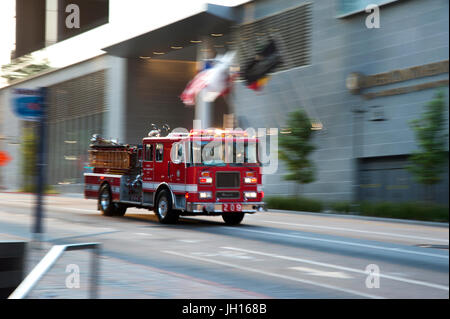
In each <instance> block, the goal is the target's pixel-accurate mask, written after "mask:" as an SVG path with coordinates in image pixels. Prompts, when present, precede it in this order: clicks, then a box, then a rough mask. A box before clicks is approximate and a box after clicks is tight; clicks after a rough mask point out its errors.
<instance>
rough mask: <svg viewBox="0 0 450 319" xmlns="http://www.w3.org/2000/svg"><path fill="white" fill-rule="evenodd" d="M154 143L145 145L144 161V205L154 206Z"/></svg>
mask: <svg viewBox="0 0 450 319" xmlns="http://www.w3.org/2000/svg"><path fill="white" fill-rule="evenodd" d="M154 149H155V144H154V143H144V145H143V160H142V182H143V185H142V189H143V192H144V194H143V195H144V196H143V203H144V204H153V192H154V191H155V187H156V186H155V185H154V184H155V182H154V170H155V168H154Z"/></svg>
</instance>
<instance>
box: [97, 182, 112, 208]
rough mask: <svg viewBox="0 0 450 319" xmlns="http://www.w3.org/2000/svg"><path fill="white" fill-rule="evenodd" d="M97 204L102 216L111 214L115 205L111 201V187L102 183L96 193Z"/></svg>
mask: <svg viewBox="0 0 450 319" xmlns="http://www.w3.org/2000/svg"><path fill="white" fill-rule="evenodd" d="M98 205H99V207H100V212H101V213H102V215H104V216H113V215H114V212H115V205H114V203H113V201H112V194H111V188H110V187H109V185H108V184H105V185H103V186H102V187H101V188H100V192H99V195H98Z"/></svg>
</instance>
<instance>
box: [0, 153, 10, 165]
mask: <svg viewBox="0 0 450 319" xmlns="http://www.w3.org/2000/svg"><path fill="white" fill-rule="evenodd" d="M10 161H11V157H10V156H9V154H8V153H7V152H5V151H0V166H5V165H6V164H8V163H9V162H10Z"/></svg>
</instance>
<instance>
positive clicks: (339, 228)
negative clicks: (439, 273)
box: [262, 220, 449, 244]
mask: <svg viewBox="0 0 450 319" xmlns="http://www.w3.org/2000/svg"><path fill="white" fill-rule="evenodd" d="M262 222H265V223H272V224H280V225H290V226H300V227H311V228H323V229H330V230H342V231H348V232H356V233H367V234H375V235H383V236H392V237H404V238H411V239H423V240H431V241H437V242H442V243H447V244H448V243H449V241H448V239H438V238H430V237H419V236H410V235H400V234H392V233H383V232H376V231H370V230H368V231H365V230H357V229H351V228H341V227H331V226H319V225H308V224H295V223H284V222H275V221H270V220H262Z"/></svg>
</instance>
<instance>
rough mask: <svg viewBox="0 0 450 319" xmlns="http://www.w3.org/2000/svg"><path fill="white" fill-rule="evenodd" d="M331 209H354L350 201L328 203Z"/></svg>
mask: <svg viewBox="0 0 450 319" xmlns="http://www.w3.org/2000/svg"><path fill="white" fill-rule="evenodd" d="M328 205H329V207H330V208H331V210H333V211H335V212H342V213H350V212H351V211H352V210H354V208H353V206H352V204H351V203H350V202H345V201H344V202H332V203H329V204H328Z"/></svg>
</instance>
